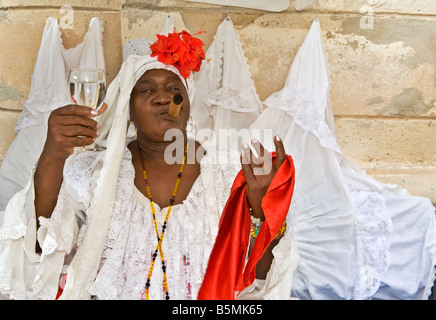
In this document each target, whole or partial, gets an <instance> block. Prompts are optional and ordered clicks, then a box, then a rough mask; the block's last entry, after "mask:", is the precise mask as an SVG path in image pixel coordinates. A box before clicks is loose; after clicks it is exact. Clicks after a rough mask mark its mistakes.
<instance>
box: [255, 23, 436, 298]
mask: <svg viewBox="0 0 436 320" xmlns="http://www.w3.org/2000/svg"><path fill="white" fill-rule="evenodd" d="M264 103H265V105H266V106H267V108H266V109H265V111H263V112H262V114H261V115H260V116H259V118H258V119H257V120H256V122H255V123H254V124H253V125H252V126H251V127H250V128H251V129H252V130H255V129H256V130H259V129H267V130H271V131H272V133H271V134H270V136H272V135H275V134H280V136H281V137H282V139H283V142H284V145H285V150H286V152H287V153H288V154H290V155H292V157H293V159H294V164H295V168H296V170H295V171H296V178H295V179H296V182H295V188H294V196H293V198H292V202H291V207H290V213H289V215H288V225H289V226H290V228H291V233H292V238H293V239H294V241H295V242H296V245H297V247H298V250H299V254H300V261H299V265H298V267H297V270H296V272H295V275H294V282H293V287H292V295H293V296H296V297H298V298H300V299H427V297H428V296H429V294H430V290H431V287H432V286H433V282H434V279H435V277H434V275H435V273H434V266H435V264H436V224H435V214H434V207H433V206H432V204H431V202H430V200H429V199H425V198H420V197H412V196H410V195H408V193H407V192H406V191H405V190H403V189H401V188H399V187H397V186H392V185H387V184H383V183H380V182H378V181H376V180H374V179H372V178H371V177H369V176H367V175H366V174H365V172H363V170H361V169H360V168H359V167H358V166H357V165H355V164H354V163H352V162H350V161H348V160H347V159H346V158H345V157H344V155H343V154H342V152H341V150H340V148H339V145H338V143H337V141H336V138H335V128H334V118H333V113H332V110H331V106H330V81H329V71H328V65H327V58H326V55H325V52H324V49H323V46H322V37H321V29H320V24H319V21H318V20H317V19H315V21H314V22H313V24H312V26H311V28H310V30H309V32H308V34H307V36H306V39H305V41H304V43H303V44H302V46H301V48H300V50H299V51H298V53H297V55H296V57H295V59H294V61H293V64H292V67H291V70H290V72H289V75H288V78H287V80H286V84H285V87H284V88H283V89H282V90H281V91H279V92H277V93H274V94H272V95H271V96H270V97H269V98H268V99H267V100H266V101H265V102H264ZM260 138H261V139H260V140H261V141H262V137H260ZM262 143H263V144H264V146H265V147H266V148H268V149H270V150H273V149H274V145H272V143H271V142H270V141H268V140H264V141H262Z"/></svg>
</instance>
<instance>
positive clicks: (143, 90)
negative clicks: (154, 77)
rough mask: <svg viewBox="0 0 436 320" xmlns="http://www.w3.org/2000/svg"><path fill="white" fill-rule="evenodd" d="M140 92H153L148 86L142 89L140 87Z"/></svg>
mask: <svg viewBox="0 0 436 320" xmlns="http://www.w3.org/2000/svg"><path fill="white" fill-rule="evenodd" d="M140 92H141V93H144V94H150V93H152V92H153V90H152V89H150V88H143V89H141V91H140Z"/></svg>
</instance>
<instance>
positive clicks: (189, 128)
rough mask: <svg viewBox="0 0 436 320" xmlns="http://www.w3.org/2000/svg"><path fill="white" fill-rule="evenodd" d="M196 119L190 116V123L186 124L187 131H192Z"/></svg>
mask: <svg viewBox="0 0 436 320" xmlns="http://www.w3.org/2000/svg"><path fill="white" fill-rule="evenodd" d="M194 126H195V124H194V119H192V117H191V116H189V120H188V123H187V124H186V132H188V133H191V132H192V131H193V130H194Z"/></svg>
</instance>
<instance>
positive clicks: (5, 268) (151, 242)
mask: <svg viewBox="0 0 436 320" xmlns="http://www.w3.org/2000/svg"><path fill="white" fill-rule="evenodd" d="M215 151H216V150H212V149H208V153H207V155H206V156H205V157H204V158H203V159H202V161H201V174H200V176H199V177H198V179H197V180H196V181H195V183H194V185H193V187H192V189H191V191H190V193H189V195H188V196H187V198H186V200H184V201H183V203H182V204H179V205H176V206H173V208H172V211H171V215H170V218H169V221H168V227H167V229H166V231H165V238H164V240H163V243H162V248H163V252H164V255H165V259H166V265H167V275H168V287H169V292H170V297H171V299H195V298H196V296H197V293H198V290H199V288H200V285H201V283H202V279H203V276H204V273H205V270H206V267H207V262H208V258H209V254H210V252H211V250H212V247H213V244H214V241H215V237H216V234H217V232H218V223H219V219H220V214H221V212H222V210H223V209H224V206H225V204H226V201H227V198H228V196H229V194H230V188H231V186H232V184H233V181H234V178H235V176H236V174H237V172H238V171H239V170H240V164H239V156H238V155H235V156H232V155H231V154H229V153H228V152H227V151H224V152H223V151H221V152H219V151H217V152H215ZM103 158H104V156H103V153H96V152H86V153H80V154H78V155H77V156H76V157H74V159H73V160H72V161H71V162H70V163H69V164H68V165H67V166H66V168H65V170H64V182H63V184H62V188H61V191H60V194H59V200H58V203H57V205H56V208H55V210H54V212H53V214H52V217H51V218H50V219H44V218H42V219H40V221H41V227H40V229H39V231H38V241H39V243H40V244H41V247H42V251H43V252H42V255H41V256H40V257H39V256H38V255H37V254H35V252H34V247H35V241H36V239H35V237H36V233H35V230H36V228H35V216H34V214H33V206H32V203H33V196H34V195H33V183H32V181H30V182H29V184H28V185H27V186H26V188H25V189H24V190H23V191H21V192H19V193H18V194H17V195H16V196H15V197H14V198H13V199H12V200H11V202H10V204H9V205H8V207H7V210H6V221H5V225H4V226H3V228H2V229H0V274H1V278H0V291H1V292H2V293H3V294H10V296H11V297H12V298H14V299H54V297H55V296H56V293H57V290H58V282H59V279H60V276H62V273H63V272H66V273H67V279H68V272H69V271H70V270H69V269H68V268H64V260H65V261H66V260H70V259H71V257H69V256H68V254H70V253H74V251H75V250H76V249H80V245H81V243H82V241H83V237H84V235H85V234H86V232H87V227H88V222H89V220H91V219H92V216H89V215H87V213H88V212H89V211H88V208H89V206H90V205H91V202H92V197H93V190H94V188H95V185H96V183H97V181H96V180H97V179H98V175H99V168H100V166H101V161H102V159H103ZM131 160H132V159H131V153H130V151H129V150H128V149H127V148H126V150H125V152H124V156H123V160H122V164H121V168H120V174H119V176H118V184H117V188H116V198H115V201H114V204H113V205H114V213H113V215H112V218H111V220H110V223H109V229H108V233H107V237H106V240H105V245H104V250H103V256H102V259H101V264H100V268H99V271H98V274H97V277H96V279H95V281H94V282H93V283H92V285H91V287H90V294H92V295H93V296H95V298H97V299H142V298H143V292H144V288H145V280H146V278H147V274H148V270H149V268H150V264H151V255H152V253H153V252H154V249H155V247H156V244H157V239H156V234H155V230H154V227H153V218H152V213H151V209H150V202H149V199H148V198H146V197H145V196H144V195H143V194H142V193H140V192H139V191H138V189H136V187H135V185H134V177H135V171H134V168H133V165H132V162H131ZM154 206H155V208H156V218H157V223H158V226H159V229H160V228H161V226H162V224H163V220H164V218H165V214H166V211H167V208H159V206H158V205H157V204H154ZM17 212H20V214H19V215H18V214H17ZM86 258H88V259H90V260H93V259H95V257H86ZM297 263H298V249H297V248H296V247H295V245H294V244H292V240H291V238H290V236H289V234H287V235H286V236H285V237H283V238H282V240H281V241H280V243H279V245H277V247H276V248H275V249H274V262H273V264H272V267H271V270H270V272H269V274H268V277H267V279H266V280H265V281H256V282H255V283H254V284H253V285H252V286H250V287H249V288H248V289H247V290H246V292H243V293H242V294H241V295H240V297H239V298H241V299H257V298H274V299H278V298H279V299H285V298H287V297H288V296H289V292H290V288H291V283H292V273H293V270H295V268H296V265H297ZM283 279H285V280H286V281H283ZM150 298H151V299H163V298H164V293H163V291H162V269H161V267H160V260H159V259H157V261H156V265H155V268H154V272H153V276H152V278H151V288H150Z"/></svg>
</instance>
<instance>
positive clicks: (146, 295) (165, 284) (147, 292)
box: [138, 143, 189, 300]
mask: <svg viewBox="0 0 436 320" xmlns="http://www.w3.org/2000/svg"><path fill="white" fill-rule="evenodd" d="M188 146H189V144H187V145H186V148H185V154H184V157H183V163H182V165H181V166H180V170H179V173H178V174H177V180H176V185H175V186H174V191H173V194H172V196H171V199H170V205H169V206H168V210H167V213H166V215H165V220H164V223H163V224H162V232H161V234H160V235H159V229H158V227H157V221H156V210H155V208H154V204H153V200H152V198H151V191H150V186H149V185H148V178H147V172H146V171H145V164H144V159H143V156H142V150H141V148H140V147H139V143H138V149H139V154H140V157H141V163H142V170H143V171H142V173H143V176H144V181H145V186H146V189H147V196H148V198H149V199H150V207H151V213H152V214H153V224H154V231H155V232H156V236H157V246H156V249H155V250H154V253H153V256H152V257H153V258H152V261H151V266H150V270H149V271H148V276H147V281H146V283H145V291H144V298H145V299H146V300H149V299H150V281H151V275H152V274H153V269H154V264H155V262H156V257H157V254H158V252H159V255H160V258H161V262H162V272H163V275H162V279H163V287H164V291H165V299H166V300H169V299H170V295H169V292H168V282H167V274H166V264H165V258H164V254H163V251H162V240H163V237H164V235H165V229H166V228H167V223H168V218H169V216H170V213H171V208H172V206H173V203H174V199H175V198H176V194H177V190H178V189H179V184H180V179H181V178H182V172H183V168H184V167H185V163H186V153H187V151H188Z"/></svg>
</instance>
